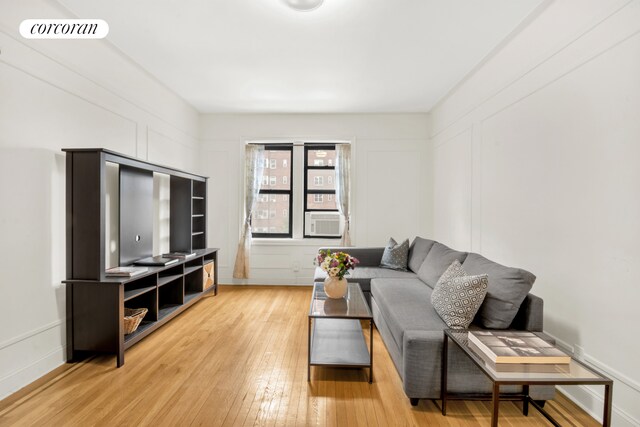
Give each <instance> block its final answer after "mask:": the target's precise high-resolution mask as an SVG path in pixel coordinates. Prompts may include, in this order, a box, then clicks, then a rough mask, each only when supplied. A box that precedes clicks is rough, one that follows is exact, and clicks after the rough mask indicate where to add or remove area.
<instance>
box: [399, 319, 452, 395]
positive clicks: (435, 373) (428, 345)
mask: <svg viewBox="0 0 640 427" xmlns="http://www.w3.org/2000/svg"><path fill="white" fill-rule="evenodd" d="M402 341H403V342H402V347H403V348H402V357H403V365H402V370H403V372H402V382H403V387H404V391H405V393H406V394H407V396H409V397H425V390H435V389H437V390H438V392H439V390H440V370H441V366H442V345H443V343H444V334H443V333H442V331H415V330H409V331H405V332H404V337H403V340H402Z"/></svg>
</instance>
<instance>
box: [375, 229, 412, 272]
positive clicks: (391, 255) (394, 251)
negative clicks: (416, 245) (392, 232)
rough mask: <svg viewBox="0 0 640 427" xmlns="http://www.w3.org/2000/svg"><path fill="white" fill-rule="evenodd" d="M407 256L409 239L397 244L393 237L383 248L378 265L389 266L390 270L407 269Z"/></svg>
mask: <svg viewBox="0 0 640 427" xmlns="http://www.w3.org/2000/svg"><path fill="white" fill-rule="evenodd" d="M408 258H409V239H406V240H405V241H404V242H402V243H401V244H398V242H396V241H395V240H394V239H393V237H392V238H390V239H389V243H387V246H386V247H385V248H384V253H383V254H382V261H380V267H383V268H390V269H392V270H400V271H407V259H408Z"/></svg>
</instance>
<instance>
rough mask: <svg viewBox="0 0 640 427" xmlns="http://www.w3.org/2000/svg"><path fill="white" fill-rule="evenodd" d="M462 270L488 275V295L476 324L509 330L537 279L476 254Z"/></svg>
mask: <svg viewBox="0 0 640 427" xmlns="http://www.w3.org/2000/svg"><path fill="white" fill-rule="evenodd" d="M462 268H464V270H465V271H466V272H467V273H468V274H472V275H475V274H487V275H488V276H489V287H488V288H487V296H486V297H485V299H484V302H483V303H482V305H481V306H480V309H479V310H478V314H477V315H476V318H475V319H474V323H477V324H479V325H480V326H482V327H485V328H487V329H506V328H508V327H509V326H510V325H511V322H513V319H514V318H515V317H516V314H518V310H519V309H520V305H521V304H522V301H524V299H525V298H526V297H527V294H528V293H529V291H530V290H531V287H532V286H533V282H535V280H536V276H534V275H533V274H531V273H529V272H528V271H526V270H522V269H520V268H513V267H505V266H504V265H500V264H498V263H496V262H493V261H490V260H488V259H486V258H485V257H483V256H482V255H479V254H475V253H470V254H469V255H468V256H467V258H466V260H465V261H464V263H463V264H462Z"/></svg>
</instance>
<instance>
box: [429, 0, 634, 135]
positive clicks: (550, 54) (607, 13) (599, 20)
mask: <svg viewBox="0 0 640 427" xmlns="http://www.w3.org/2000/svg"><path fill="white" fill-rule="evenodd" d="M621 3H622V4H618V5H617V6H616V7H612V8H609V9H606V10H604V11H603V12H602V13H601V14H600V15H598V16H597V17H596V18H594V20H595V23H592V24H590V25H587V26H586V28H583V29H582V30H580V31H578V33H577V34H575V35H573V36H570V37H569V40H568V41H565V42H563V43H560V45H559V46H558V47H556V48H554V49H551V50H549V51H547V52H545V53H544V54H542V55H541V56H540V57H539V58H538V59H537V60H535V61H532V63H531V64H530V65H529V66H528V67H526V68H525V69H524V71H523V72H521V73H520V74H518V75H517V76H515V77H513V78H511V79H510V80H508V82H507V83H506V84H502V85H500V86H499V87H496V88H495V89H494V90H493V91H492V92H491V93H490V94H489V95H487V96H485V97H484V98H482V99H479V100H477V101H476V102H475V103H473V104H472V105H471V106H470V107H469V108H468V109H466V110H464V111H463V112H460V113H459V114H457V115H456V116H455V117H454V118H452V119H451V120H450V121H449V123H447V124H446V125H444V126H442V127H441V128H439V129H432V130H433V131H434V133H433V134H432V135H431V138H432V139H437V138H438V137H439V136H440V135H442V134H443V133H445V132H446V131H447V130H448V129H450V128H451V127H453V126H455V125H456V124H457V123H458V122H460V121H461V120H462V119H464V118H465V117H467V116H469V115H471V114H472V113H473V112H475V111H476V110H478V109H479V108H481V107H482V106H483V105H485V104H487V103H488V102H489V101H491V100H492V99H494V98H496V97H497V96H498V95H499V94H501V93H502V92H504V91H506V90H507V89H509V88H510V87H512V86H515V85H516V84H517V83H519V82H520V81H521V80H523V79H524V78H525V77H527V76H528V75H529V74H531V73H532V72H534V71H535V70H537V69H538V68H540V67H541V66H542V65H544V64H546V63H547V62H549V61H550V60H551V59H552V58H555V57H556V56H558V55H560V54H561V53H562V52H563V51H565V50H567V49H568V48H569V47H571V46H572V45H574V44H575V43H577V42H579V41H580V39H582V38H583V37H585V36H586V35H587V34H589V33H590V32H591V31H593V30H595V29H596V28H597V27H599V26H600V25H602V24H604V23H605V22H606V21H607V20H609V19H610V18H612V17H613V16H614V15H616V14H618V13H619V12H621V11H622V10H623V9H625V8H627V7H628V6H629V5H631V4H634V3H635V1H634V0H624V2H621ZM629 37H630V36H629ZM629 37H626V38H629ZM626 38H625V39H626ZM623 41H624V40H618V41H616V42H613V44H612V46H611V47H613V46H614V45H618V44H619V43H621V42H623ZM594 57H595V55H594ZM588 61H589V60H586V61H585V63H586V62H588ZM479 68H480V67H479ZM457 88H458V89H459V88H460V86H458V87H457ZM538 89H540V88H538ZM454 92H455V91H451V92H450V93H449V94H447V95H446V96H445V97H444V98H443V99H442V100H441V101H439V102H438V103H437V104H436V107H434V109H432V111H434V110H435V109H436V108H440V107H441V106H443V105H444V104H445V103H446V101H447V100H448V99H449V98H450V97H451V96H452V95H453V93H454ZM534 92H535V91H533V92H532V93H534ZM529 95H530V94H529Z"/></svg>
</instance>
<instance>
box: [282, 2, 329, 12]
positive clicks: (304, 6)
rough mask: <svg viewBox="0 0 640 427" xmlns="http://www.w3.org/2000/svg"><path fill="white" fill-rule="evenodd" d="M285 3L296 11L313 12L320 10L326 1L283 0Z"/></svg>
mask: <svg viewBox="0 0 640 427" xmlns="http://www.w3.org/2000/svg"><path fill="white" fill-rule="evenodd" d="M283 1H284V3H285V4H286V5H287V6H289V7H290V8H291V9H294V10H297V11H300V12H309V11H311V10H314V9H317V8H319V7H320V5H322V2H323V1H324V0H283Z"/></svg>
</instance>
